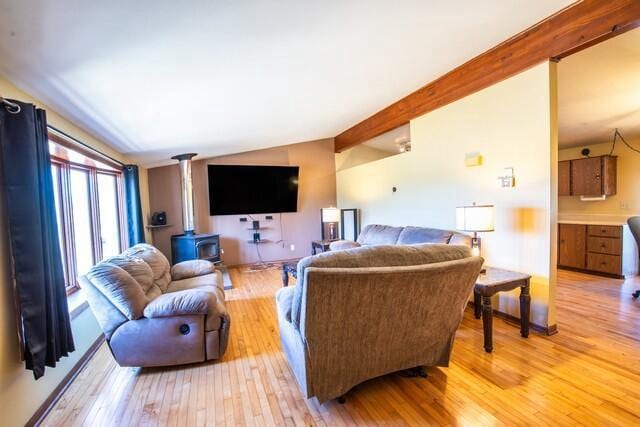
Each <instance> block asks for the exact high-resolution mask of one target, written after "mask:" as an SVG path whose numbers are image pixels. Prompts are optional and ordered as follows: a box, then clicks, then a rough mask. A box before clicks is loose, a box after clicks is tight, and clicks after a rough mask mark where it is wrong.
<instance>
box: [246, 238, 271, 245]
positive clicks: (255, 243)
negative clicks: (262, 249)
mask: <svg viewBox="0 0 640 427" xmlns="http://www.w3.org/2000/svg"><path fill="white" fill-rule="evenodd" d="M247 243H253V244H254V245H257V244H260V243H272V242H271V240H268V239H260V240H258V241H257V242H254V241H253V240H247Z"/></svg>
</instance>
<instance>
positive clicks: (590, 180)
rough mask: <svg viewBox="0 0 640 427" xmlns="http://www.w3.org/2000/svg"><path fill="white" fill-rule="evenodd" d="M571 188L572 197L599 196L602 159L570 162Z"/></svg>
mask: <svg viewBox="0 0 640 427" xmlns="http://www.w3.org/2000/svg"><path fill="white" fill-rule="evenodd" d="M571 187H572V190H573V195H574V196H601V195H602V157H593V158H588V159H576V160H572V161H571Z"/></svg>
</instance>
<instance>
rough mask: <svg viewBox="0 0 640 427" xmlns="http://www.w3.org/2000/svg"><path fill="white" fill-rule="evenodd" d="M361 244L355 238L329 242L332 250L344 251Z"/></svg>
mask: <svg viewBox="0 0 640 427" xmlns="http://www.w3.org/2000/svg"><path fill="white" fill-rule="evenodd" d="M360 246H361V245H360V243H358V242H354V241H353V240H336V241H335V242H331V243H329V249H330V250H332V251H343V250H345V249H353V248H359V247H360Z"/></svg>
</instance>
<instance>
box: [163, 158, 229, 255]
mask: <svg viewBox="0 0 640 427" xmlns="http://www.w3.org/2000/svg"><path fill="white" fill-rule="evenodd" d="M195 155H196V154H195V153H187V154H180V155H178V156H174V157H172V159H175V160H178V161H179V162H180V181H181V186H180V187H181V193H182V224H183V228H184V234H178V235H175V236H171V261H172V262H173V263H174V264H177V263H179V262H182V261H188V260H191V259H206V260H208V261H211V262H219V261H220V252H221V251H220V236H219V235H218V234H196V233H195V232H194V228H195V221H194V215H193V183H192V180H191V159H192V158H193V157H194V156H195Z"/></svg>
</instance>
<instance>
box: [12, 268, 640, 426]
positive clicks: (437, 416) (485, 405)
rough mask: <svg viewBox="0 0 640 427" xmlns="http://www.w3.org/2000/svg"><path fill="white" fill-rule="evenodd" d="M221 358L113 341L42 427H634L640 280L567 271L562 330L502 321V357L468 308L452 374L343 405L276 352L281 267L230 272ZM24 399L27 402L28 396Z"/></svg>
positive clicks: (392, 382)
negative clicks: (525, 331) (316, 391)
mask: <svg viewBox="0 0 640 427" xmlns="http://www.w3.org/2000/svg"><path fill="white" fill-rule="evenodd" d="M231 274H232V278H233V281H234V284H235V285H236V289H233V290H231V291H228V292H227V296H228V301H229V303H228V307H229V310H230V311H231V317H232V322H233V323H232V329H231V339H230V343H229V348H228V351H227V353H226V354H225V356H224V358H223V359H222V360H220V361H218V362H214V363H203V364H198V365H191V366H186V367H179V368H172V369H134V368H119V367H118V366H117V365H116V364H115V362H114V361H113V359H112V358H111V354H110V353H109V350H108V349H107V347H106V346H105V345H103V346H102V347H101V348H100V350H99V351H98V352H97V354H96V355H95V357H94V358H93V360H91V361H90V362H89V363H88V365H87V366H86V367H85V369H84V370H83V371H82V372H81V373H80V375H79V376H78V377H77V379H76V380H75V381H74V383H73V384H72V385H71V386H70V387H69V388H68V389H67V391H66V392H65V393H64V395H63V396H62V398H61V399H60V400H59V401H58V403H57V404H56V406H55V407H54V408H53V410H52V411H51V412H50V413H49V415H48V417H47V418H46V419H45V422H44V424H45V425H65V426H69V425H92V426H94V425H118V426H122V425H172V426H177V425H180V426H182V425H214V424H219V425H222V424H226V425H254V424H255V425H263V424H268V425H272V424H277V425H282V424H284V425H343V424H359V425H377V424H383V425H429V424H432V425H438V424H440V425H457V424H469V425H477V424H483V425H493V424H506V425H515V424H518V425H523V424H538V425H576V424H588V425H631V424H639V423H640V418H638V415H637V414H638V413H639V412H640V342H639V340H640V302H637V301H633V300H632V299H631V292H632V290H633V289H634V288H640V280H638V279H634V280H628V281H627V282H623V281H622V280H614V279H603V278H599V277H595V276H589V275H585V274H580V273H573V272H566V271H562V272H560V274H559V288H558V328H559V334H557V335H554V336H552V337H546V336H541V335H539V334H535V333H533V334H532V335H531V336H530V337H529V339H523V338H521V337H520V335H519V333H518V332H519V331H518V328H517V326H514V325H511V324H508V323H506V322H505V321H503V320H500V319H494V351H493V353H492V354H486V353H484V351H483V350H482V325H481V322H480V321H479V320H475V319H474V318H473V314H472V312H471V310H467V313H466V315H465V318H464V322H463V325H462V327H461V328H460V330H459V333H458V336H457V339H456V343H455V347H454V350H453V358H452V363H451V366H450V367H449V368H429V369H428V372H429V377H428V378H427V379H413V378H403V377H400V376H398V375H389V376H386V377H383V378H378V379H375V380H371V381H369V382H367V383H365V384H362V385H360V386H358V387H356V388H355V389H353V390H352V391H351V392H349V394H348V395H347V402H346V404H344V405H340V404H338V403H336V402H329V403H326V404H324V405H319V404H318V403H317V401H315V399H312V400H305V399H303V398H302V396H301V395H300V392H299V391H298V388H297V385H296V383H295V381H294V379H293V377H292V374H291V372H290V371H289V368H288V366H287V363H286V360H285V358H284V355H283V353H282V352H281V350H280V342H279V338H278V327H277V323H276V317H275V304H274V298H273V295H274V293H275V291H276V290H277V289H279V287H280V286H281V281H280V273H279V271H278V270H273V271H267V272H258V273H246V272H241V271H239V270H237V269H232V270H231ZM25 398H26V397H25Z"/></svg>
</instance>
